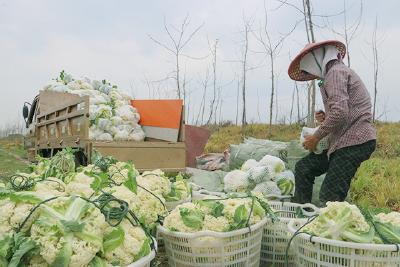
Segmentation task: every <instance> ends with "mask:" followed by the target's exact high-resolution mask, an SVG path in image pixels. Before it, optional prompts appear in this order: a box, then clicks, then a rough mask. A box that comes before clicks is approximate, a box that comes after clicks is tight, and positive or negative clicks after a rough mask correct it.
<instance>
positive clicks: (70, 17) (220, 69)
mask: <svg viewBox="0 0 400 267" xmlns="http://www.w3.org/2000/svg"><path fill="white" fill-rule="evenodd" d="M289 2H290V3H293V4H295V5H300V4H301V2H302V1H300V0H291V1H289ZM263 3H264V2H263V0H242V1H235V0H214V1H212V0H201V1H194V0H185V1H184V0H163V1H161V0H159V1H155V0H147V1H128V0H125V1H123V0H120V1H105V0H88V1H84V0H68V1H67V0H64V1H61V0H60V1H57V0H51V1H50V0H48V1H45V0H35V1H28V0H27V1H20V0H9V1H4V0H0V75H1V76H0V77H1V89H0V90H1V97H0V112H1V113H0V114H1V116H0V125H1V124H4V123H6V122H9V121H12V120H17V119H21V107H22V105H23V102H24V101H28V102H31V101H32V99H33V97H34V96H35V95H36V94H37V93H38V91H39V90H40V89H41V88H42V87H43V86H44V85H45V84H46V83H47V82H48V81H50V80H51V79H52V78H55V77H56V76H57V75H58V73H59V72H60V71H61V70H65V71H67V72H69V73H71V74H72V75H73V76H74V77H77V78H79V77H81V76H88V77H90V78H95V79H107V80H109V81H111V82H112V83H113V84H116V85H118V86H119V87H120V88H122V89H125V90H126V91H128V92H129V93H131V94H132V95H133V96H134V97H135V98H137V99H145V98H152V97H174V92H175V91H174V88H175V87H174V83H173V81H172V80H164V79H165V78H166V77H168V76H169V75H170V74H171V72H172V71H173V69H174V62H173V57H172V56H171V54H169V53H168V52H167V51H166V50H165V49H163V48H162V47H160V46H158V45H157V44H155V43H154V42H153V41H152V40H151V39H150V38H149V35H151V36H152V37H154V38H156V39H158V40H160V41H161V42H163V43H168V36H167V35H166V33H165V31H164V21H166V23H167V24H168V25H169V27H170V29H172V28H173V26H175V27H178V26H179V25H180V23H181V22H182V20H183V19H184V18H185V17H186V16H187V15H189V17H190V25H189V27H188V32H190V31H192V30H194V29H195V28H196V27H197V26H199V25H201V24H202V23H204V26H203V27H202V28H201V29H200V31H199V32H198V33H197V34H196V35H195V36H194V38H193V39H192V41H191V42H190V43H189V44H188V45H187V47H186V48H185V49H184V51H183V53H184V54H186V55H190V56H191V57H197V58H202V59H200V60H199V59H197V60H195V59H192V58H188V57H183V58H182V66H181V68H182V72H185V73H186V75H185V76H186V83H187V84H186V88H187V90H188V92H189V93H188V95H190V99H188V100H187V102H188V103H187V104H189V105H190V110H189V121H192V120H193V119H195V118H196V116H194V115H197V113H198V112H199V111H198V110H199V107H200V100H201V96H202V86H201V82H202V80H204V77H205V73H206V71H207V69H210V66H211V57H210V56H208V57H207V55H209V49H208V41H207V40H210V42H213V41H214V40H215V39H218V50H217V86H218V87H220V88H221V99H222V110H221V114H222V118H223V119H224V120H235V114H236V92H237V89H236V88H237V80H238V77H239V78H240V76H241V73H240V72H241V70H240V69H241V68H240V64H238V63H237V61H238V60H239V59H240V58H241V51H242V50H241V49H242V44H243V43H242V41H243V18H245V19H246V20H249V21H251V27H252V30H253V32H254V34H257V32H258V31H259V29H260V25H261V23H262V19H263V5H264V4H263ZM312 3H313V12H314V14H315V15H318V16H315V17H314V20H315V22H316V24H317V26H316V28H315V31H316V39H317V40H324V39H334V38H336V39H339V40H342V39H341V37H340V36H338V35H336V34H335V33H334V32H333V31H332V30H330V29H329V27H330V28H334V29H335V30H336V31H339V32H340V31H343V21H344V19H343V14H340V12H341V11H342V10H343V1H341V0H337V1H323V0H313V1H312ZM266 4H267V9H268V10H269V27H270V34H271V38H272V39H273V40H277V39H278V38H279V36H280V35H281V34H283V33H285V32H288V31H289V30H290V29H291V28H292V27H293V25H294V24H295V23H296V21H298V20H300V19H301V14H300V13H299V12H298V11H297V10H296V9H294V8H292V7H289V6H284V7H281V8H280V9H278V10H275V9H276V7H277V6H278V5H279V4H278V2H277V1H275V0H267V1H266ZM346 6H347V8H348V12H347V17H348V18H347V20H348V24H349V25H351V24H352V23H353V22H354V21H355V20H356V18H357V16H358V14H359V12H360V1H359V0H347V1H346ZM398 10H400V1H398V0H385V1H375V0H364V1H363V17H362V22H361V25H360V27H359V31H358V32H357V35H356V36H355V38H354V40H352V42H351V44H350V55H351V63H352V64H351V66H352V68H353V69H354V70H355V71H356V72H357V73H358V74H359V75H360V76H361V78H362V79H363V80H364V83H365V84H366V86H367V88H368V90H370V92H372V89H373V68H372V49H371V46H370V43H371V36H372V31H373V25H374V22H375V17H377V18H378V37H379V40H380V43H379V47H378V49H379V51H378V53H379V63H380V65H379V81H378V88H379V92H378V100H377V102H378V114H383V115H382V117H381V118H382V119H386V120H391V121H399V120H400V105H399V104H398V103H399V101H400V90H399V89H398V87H399V86H398V82H397V78H398V76H399V74H398V73H399V70H398V63H399V61H400V53H399V52H398V47H399V44H400V19H399V15H398ZM338 13H339V15H337V16H333V17H329V18H325V17H324V16H325V15H334V14H338ZM328 24H329V27H326V25H328ZM172 31H174V30H172ZM254 34H250V38H249V50H250V51H249V66H250V67H251V68H252V69H251V70H250V71H249V72H248V77H247V88H248V89H247V94H248V97H247V99H248V103H247V104H248V108H247V109H248V116H247V117H248V120H249V121H260V122H266V121H267V119H268V115H267V111H268V110H267V107H268V103H269V93H270V73H269V71H270V68H269V64H270V62H269V61H268V60H265V56H264V55H263V54H260V53H257V52H258V51H260V46H259V45H258V43H257V41H256V40H255V38H254ZM305 44H306V35H305V30H304V23H300V24H299V25H298V26H297V28H296V29H295V31H294V32H293V33H292V34H291V35H290V36H289V37H288V38H287V40H286V41H285V43H284V45H283V47H282V49H281V52H280V54H279V56H278V57H277V60H276V71H277V75H278V77H277V93H278V102H279V106H278V108H279V110H278V117H279V118H282V117H283V116H286V117H288V115H289V112H290V106H291V98H292V92H293V88H294V84H293V82H292V81H290V79H289V78H288V76H287V68H288V65H289V63H290V59H289V58H290V57H293V56H294V55H295V54H296V53H297V52H298V51H299V50H300V49H301V48H302V47H303V46H304V45H305ZM210 71H211V69H210ZM160 80H163V81H162V82H158V81H160ZM146 81H147V82H149V84H150V87H151V90H149V89H148V88H149V87H148V86H147V82H146ZM299 86H300V89H301V94H300V98H301V99H300V100H301V102H302V107H301V110H303V111H305V110H306V107H305V106H304V104H305V100H304V99H305V96H306V94H305V89H303V86H304V85H303V84H300V85H299ZM207 90H208V94H207V105H208V102H209V101H210V97H211V86H210V87H208V89H207ZM317 99H320V94H319V93H318V94H317ZM189 101H190V102H189ZM317 106H318V107H321V106H322V105H321V104H320V100H319V101H318V104H317ZM295 109H296V107H295Z"/></svg>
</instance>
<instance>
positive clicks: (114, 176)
mask: <svg viewBox="0 0 400 267" xmlns="http://www.w3.org/2000/svg"><path fill="white" fill-rule="evenodd" d="M108 174H109V176H110V179H111V180H112V181H113V182H114V183H116V184H117V185H121V184H123V183H124V182H126V181H128V180H129V179H134V178H136V176H138V175H139V172H138V171H137V170H136V169H135V167H134V166H133V165H132V164H131V163H127V162H122V161H118V162H117V163H115V164H112V165H111V166H110V167H109V168H108Z"/></svg>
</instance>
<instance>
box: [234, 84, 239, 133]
mask: <svg viewBox="0 0 400 267" xmlns="http://www.w3.org/2000/svg"><path fill="white" fill-rule="evenodd" d="M239 92H240V78H239V77H238V81H237V90H236V120H235V125H238V123H239Z"/></svg>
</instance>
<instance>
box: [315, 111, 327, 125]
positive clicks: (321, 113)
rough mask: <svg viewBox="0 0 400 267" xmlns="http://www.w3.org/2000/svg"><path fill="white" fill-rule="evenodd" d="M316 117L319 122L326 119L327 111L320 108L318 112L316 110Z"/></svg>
mask: <svg viewBox="0 0 400 267" xmlns="http://www.w3.org/2000/svg"><path fill="white" fill-rule="evenodd" d="M315 119H316V120H317V122H319V123H322V122H324V120H325V112H324V111H322V110H318V111H317V112H315Z"/></svg>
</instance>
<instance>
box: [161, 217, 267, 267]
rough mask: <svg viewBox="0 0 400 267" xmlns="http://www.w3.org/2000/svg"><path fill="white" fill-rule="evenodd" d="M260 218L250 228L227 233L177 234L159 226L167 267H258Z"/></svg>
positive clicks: (261, 228) (261, 222)
mask: <svg viewBox="0 0 400 267" xmlns="http://www.w3.org/2000/svg"><path fill="white" fill-rule="evenodd" d="M267 222H269V223H270V221H269V220H268V219H264V220H262V221H260V222H258V223H256V224H254V225H252V226H250V227H247V228H243V229H239V230H235V231H231V232H223V233H220V232H213V231H201V232H197V233H180V232H173V231H170V230H168V229H166V228H164V227H163V226H158V228H157V230H158V231H159V233H160V234H161V236H162V238H163V240H164V245H165V250H166V253H167V257H168V263H169V266H171V267H206V266H207V267H217V266H218V267H228V266H229V267H239V266H240V267H245V266H246V267H258V266H259V264H260V248H261V238H262V230H263V227H264V225H265V224H266V223H267Z"/></svg>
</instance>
